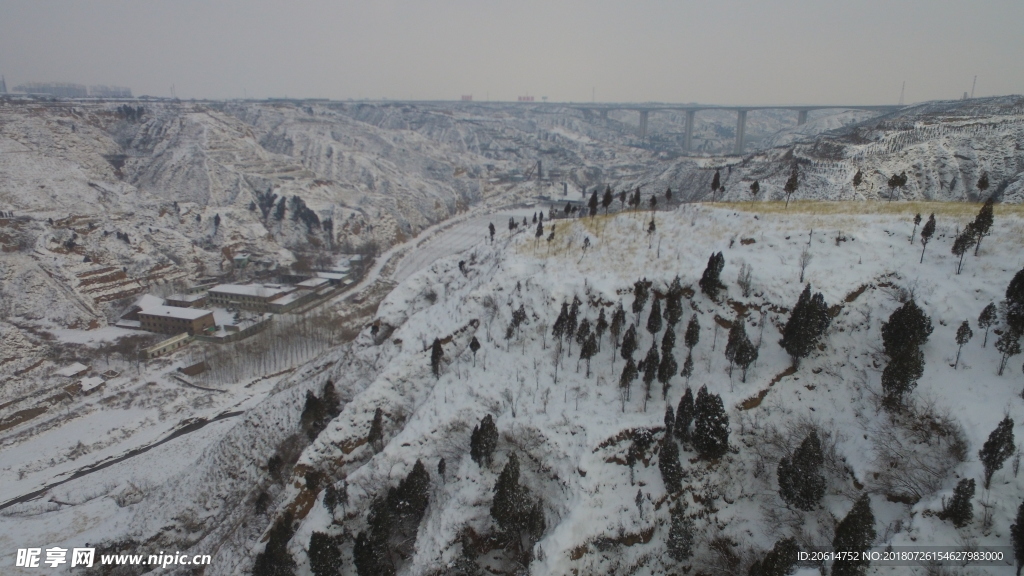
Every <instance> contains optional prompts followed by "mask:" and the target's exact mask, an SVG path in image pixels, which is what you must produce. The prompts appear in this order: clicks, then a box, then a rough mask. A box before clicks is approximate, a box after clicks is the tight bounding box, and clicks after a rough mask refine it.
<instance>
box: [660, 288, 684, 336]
mask: <svg viewBox="0 0 1024 576" xmlns="http://www.w3.org/2000/svg"><path fill="white" fill-rule="evenodd" d="M664 316H665V322H667V323H668V325H669V326H672V327H674V326H675V325H676V324H678V323H679V321H680V320H682V319H683V287H682V285H681V284H680V282H679V276H676V277H675V279H674V280H672V284H670V285H669V287H668V292H667V293H666V294H665V314H664Z"/></svg>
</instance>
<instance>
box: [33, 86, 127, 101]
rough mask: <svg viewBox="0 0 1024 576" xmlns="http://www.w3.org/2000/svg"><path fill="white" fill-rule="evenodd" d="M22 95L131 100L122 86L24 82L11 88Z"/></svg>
mask: <svg viewBox="0 0 1024 576" xmlns="http://www.w3.org/2000/svg"><path fill="white" fill-rule="evenodd" d="M13 91H14V92H21V93H24V94H47V95H49V96H56V97H58V98H131V97H132V90H131V88H125V87H123V86H103V85H98V86H86V85H84V84H72V83H69V82H26V83H25V84H21V85H20V86H15V87H14V88H13Z"/></svg>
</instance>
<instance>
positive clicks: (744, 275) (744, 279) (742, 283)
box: [736, 262, 802, 298]
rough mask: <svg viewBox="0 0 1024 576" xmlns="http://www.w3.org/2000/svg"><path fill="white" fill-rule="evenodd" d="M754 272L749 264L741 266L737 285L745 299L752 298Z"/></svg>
mask: <svg viewBox="0 0 1024 576" xmlns="http://www.w3.org/2000/svg"><path fill="white" fill-rule="evenodd" d="M752 270H753V267H752V266H751V265H750V264H747V263H746V262H744V263H742V264H740V274H739V276H738V277H737V278H736V284H737V285H738V286H739V287H740V291H741V292H742V293H743V297H744V298H749V297H750V292H751V289H752V286H753V285H752V283H751V279H750V276H751V271H752ZM801 282H802V280H801Z"/></svg>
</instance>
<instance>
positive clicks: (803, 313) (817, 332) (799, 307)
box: [779, 284, 832, 365]
mask: <svg viewBox="0 0 1024 576" xmlns="http://www.w3.org/2000/svg"><path fill="white" fill-rule="evenodd" d="M831 322H832V317H831V316H830V315H829V313H828V304H826V303H825V297H824V296H822V295H821V292H818V293H816V294H814V295H813V296H812V295H811V285H810V284H806V285H804V290H803V292H801V293H800V298H799V299H798V300H797V302H796V306H793V311H792V312H791V313H790V315H789V321H787V322H786V326H785V327H784V328H783V329H782V340H781V341H780V342H779V343H780V344H781V345H782V347H783V348H784V349H785V350H786V352H787V353H789V355H790V357H791V358H792V359H793V363H794V364H795V365H797V364H799V362H800V359H801V358H805V357H806V356H807V355H808V354H810V353H811V351H812V350H814V347H815V346H816V345H817V343H818V339H819V338H821V336H822V335H823V334H824V333H825V331H826V330H827V329H828V326H829V324H830V323H831Z"/></svg>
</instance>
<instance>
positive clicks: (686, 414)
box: [673, 386, 693, 442]
mask: <svg viewBox="0 0 1024 576" xmlns="http://www.w3.org/2000/svg"><path fill="white" fill-rule="evenodd" d="M692 422H693V392H691V391H690V387H689V386H687V387H686V392H684V393H683V397H682V398H681V399H680V400H679V407H678V408H676V425H675V427H674V428H673V430H674V431H675V434H676V438H679V440H680V441H681V442H689V441H690V424H691V423H692Z"/></svg>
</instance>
